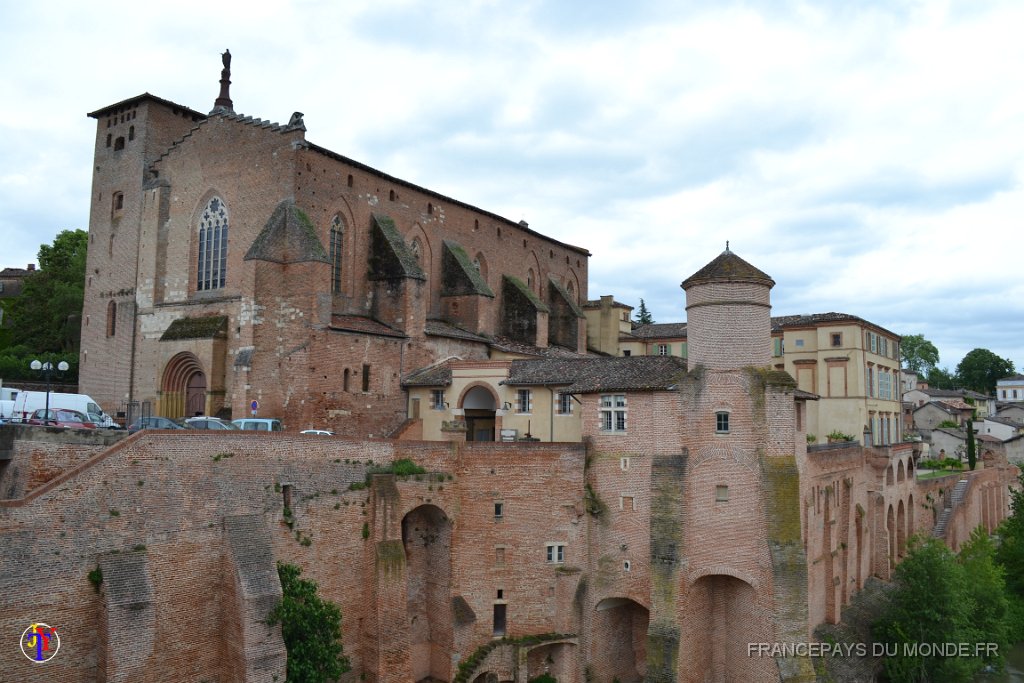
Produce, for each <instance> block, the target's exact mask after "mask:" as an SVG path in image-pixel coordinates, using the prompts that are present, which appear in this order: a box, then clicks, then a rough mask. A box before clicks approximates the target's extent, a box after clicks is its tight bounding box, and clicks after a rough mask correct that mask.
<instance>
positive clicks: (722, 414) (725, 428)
mask: <svg viewBox="0 0 1024 683" xmlns="http://www.w3.org/2000/svg"><path fill="white" fill-rule="evenodd" d="M715 431H716V432H717V433H719V434H728V433H729V413H728V412H726V411H724V410H719V411H718V412H717V413H715Z"/></svg>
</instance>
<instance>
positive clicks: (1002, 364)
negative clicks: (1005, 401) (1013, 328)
mask: <svg viewBox="0 0 1024 683" xmlns="http://www.w3.org/2000/svg"><path fill="white" fill-rule="evenodd" d="M1012 374H1013V361H1010V360H1008V359H1006V358H1000V357H999V356H997V355H996V354H994V353H992V352H991V351H989V350H988V349H974V350H973V351H970V352H968V354H967V355H966V356H964V359H963V360H962V361H960V364H959V365H957V366H956V376H957V379H958V380H959V381H960V385H961V386H963V387H965V388H967V389H973V390H974V391H978V392H981V393H983V394H992V393H994V392H995V390H996V382H997V381H998V380H1000V379H1002V378H1004V377H1008V376H1009V375H1012Z"/></svg>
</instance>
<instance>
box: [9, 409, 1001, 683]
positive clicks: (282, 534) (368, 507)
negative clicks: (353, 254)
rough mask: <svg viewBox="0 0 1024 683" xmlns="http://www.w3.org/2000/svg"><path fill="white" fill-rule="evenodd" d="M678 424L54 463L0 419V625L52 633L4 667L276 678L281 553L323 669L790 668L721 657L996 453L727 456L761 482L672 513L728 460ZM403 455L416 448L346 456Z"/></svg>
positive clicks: (658, 673) (965, 499) (101, 449)
mask: <svg viewBox="0 0 1024 683" xmlns="http://www.w3.org/2000/svg"><path fill="white" fill-rule="evenodd" d="M680 403H681V402H680V401H679V399H678V397H676V396H674V395H673V394H671V393H668V392H664V393H659V394H652V395H650V396H649V397H648V399H647V402H646V403H644V402H642V401H634V402H633V403H632V404H631V408H632V409H633V410H634V411H635V412H637V413H641V412H645V413H649V414H650V415H661V416H663V417H662V418H661V419H663V420H665V424H664V425H662V428H661V430H660V434H661V435H662V436H667V435H669V434H671V432H672V430H673V429H675V430H677V433H680V432H684V431H685V429H686V427H685V425H684V421H682V420H678V419H676V418H677V417H678V414H679V413H678V411H676V410H675V408H674V406H678V405H680ZM673 415H675V416H676V417H672V416H673ZM678 443H679V442H678V441H673V440H672V439H668V438H656V437H654V436H651V437H650V438H649V439H648V441H640V442H638V443H636V444H633V446H631V447H630V450H624V449H622V447H621V446H617V445H616V443H615V442H614V441H613V440H611V439H610V438H606V439H604V440H601V439H596V440H592V441H590V443H588V444H558V443H555V444H551V443H533V444H525V443H517V444H500V443H469V444H465V443H464V444H453V443H443V442H409V441H401V442H398V441H385V440H370V441H358V442H353V441H347V440H344V439H340V438H331V437H317V436H305V435H293V434H259V435H256V434H247V433H232V432H224V433H214V432H176V433H173V434H172V433H159V432H143V433H140V434H137V435H134V436H131V437H127V438H124V439H122V440H121V441H119V442H118V443H116V444H114V445H113V446H109V447H108V446H106V445H104V444H102V443H97V444H92V445H89V444H81V445H80V446H81V448H82V451H81V453H82V454H83V457H84V459H82V458H72V457H67V458H65V459H64V460H63V462H62V461H61V460H60V454H61V453H67V452H70V451H69V449H67V447H66V446H58V445H55V444H54V443H53V435H52V433H51V430H47V429H45V428H33V427H13V426H5V427H2V428H0V446H3V448H0V463H2V464H0V468H2V469H0V485H2V489H3V490H5V491H18V492H19V493H23V494H22V495H20V496H19V497H16V498H10V497H8V498H6V499H4V500H0V577H2V578H0V590H2V593H0V594H2V595H3V598H2V600H0V633H7V634H15V635H14V636H12V637H16V634H18V633H21V632H22V631H23V630H24V629H25V628H26V627H27V626H28V625H29V624H31V623H33V622H40V621H41V622H45V623H47V624H50V625H52V626H56V627H57V628H58V631H59V634H60V638H61V650H60V653H59V656H57V657H55V658H54V659H53V660H52V661H51V662H48V663H47V664H45V665H36V664H33V663H31V662H29V661H28V660H27V659H23V658H20V657H14V658H10V659H8V661H9V662H10V663H11V664H10V668H9V669H8V670H7V671H6V672H5V673H7V674H9V675H10V676H11V677H12V678H11V680H19V681H26V682H33V681H38V682H40V683H42V682H43V681H46V682H47V683H51V682H57V683H72V682H79V681H82V682H84V681H97V680H99V681H132V682H136V681H143V682H145V681H154V682H156V681H161V682H166V681H211V682H213V681H218V682H225V683H226V682H233V681H267V682H268V683H269V682H271V681H273V680H275V676H276V677H277V680H278V681H281V680H284V675H285V665H286V656H285V650H284V645H283V642H282V640H281V636H280V629H279V627H277V626H274V627H271V626H268V625H267V624H266V623H265V620H266V616H267V614H268V613H269V611H270V610H271V609H272V607H273V606H274V605H275V604H276V602H277V601H278V600H279V599H280V586H279V582H278V581H277V576H276V571H275V563H276V561H285V562H290V563H294V564H297V565H299V566H301V567H302V568H303V575H304V576H305V577H308V578H312V579H314V580H316V581H317V583H318V584H319V585H320V592H321V594H322V595H323V596H324V597H325V598H327V599H329V600H331V601H333V602H335V603H337V604H338V605H339V606H340V607H341V610H342V614H343V624H342V632H343V642H344V649H345V653H346V655H347V656H348V657H349V658H350V659H351V662H352V672H351V673H350V674H346V676H345V677H344V679H343V680H346V681H356V680H368V681H373V682H376V681H389V682H390V681H395V682H398V681H403V682H404V681H417V680H422V679H424V678H426V677H431V678H434V679H437V680H460V681H475V680H480V681H484V680H487V679H493V680H498V681H526V680H527V679H528V678H532V677H534V676H537V675H539V674H540V673H542V672H544V671H548V672H550V673H552V674H553V675H555V676H556V677H557V678H558V679H559V680H562V681H583V680H586V679H589V680H596V681H604V682H607V683H611V681H612V680H614V679H616V678H617V679H618V680H620V681H639V680H672V679H675V680H700V679H701V678H702V677H703V676H704V675H705V674H708V673H710V674H712V677H711V680H718V679H720V677H716V676H715V675H714V673H715V672H716V671H719V672H721V671H726V672H730V671H731V672H736V671H741V672H746V673H749V674H750V677H749V678H748V680H779V678H780V677H781V678H782V679H783V680H791V681H798V680H813V674H812V673H810V672H809V669H808V667H807V663H806V662H803V661H784V660H779V661H774V660H771V659H768V660H761V659H757V658H753V659H752V658H749V657H746V656H745V655H744V657H743V660H742V661H730V660H723V659H722V657H723V656H728V657H730V658H731V657H733V656H734V655H735V652H736V651H738V649H740V648H742V649H744V650H745V648H746V645H745V643H747V642H761V641H762V639H763V640H765V641H768V642H772V641H793V640H807V639H810V638H811V635H810V633H811V631H812V630H813V628H814V626H816V625H817V624H819V623H822V622H833V621H836V620H837V619H838V618H839V614H840V611H841V609H842V606H843V605H844V604H846V603H848V602H849V600H850V598H851V597H852V595H853V594H854V593H855V592H856V591H857V590H859V588H860V587H861V586H862V585H863V581H864V580H866V578H867V577H868V576H872V575H873V576H878V577H881V578H887V577H888V576H889V575H890V572H891V569H892V567H893V566H894V565H895V563H896V562H898V560H899V559H900V558H901V557H902V556H903V554H904V553H905V548H906V542H907V538H908V537H909V535H911V534H913V533H933V534H934V533H939V534H940V535H943V536H945V537H946V538H947V541H949V542H951V543H952V544H953V545H954V547H955V545H956V544H957V543H958V542H959V541H960V540H963V539H965V538H966V537H967V536H968V535H969V533H970V531H971V530H972V529H973V528H975V527H976V526H978V525H982V526H985V527H986V528H989V529H992V528H994V526H995V525H996V524H998V522H999V521H1000V520H1001V519H1002V518H1003V517H1004V516H1005V514H1006V507H1007V505H1006V502H1007V501H1006V496H1005V490H1006V486H1007V484H1008V483H1009V482H1012V481H1013V478H1014V476H1015V474H1016V472H1017V470H1016V468H1014V467H1011V466H1007V465H1005V464H1001V463H999V462H985V463H983V465H984V467H983V469H980V470H978V471H976V472H973V473H968V474H966V475H964V476H963V477H962V478H957V481H956V482H952V481H946V480H945V479H933V480H922V481H916V480H915V476H914V471H913V464H912V463H913V458H912V452H911V450H910V448H909V447H906V446H899V447H895V448H893V449H871V448H868V449H865V448H863V447H860V446H858V445H856V444H848V445H844V446H840V447H831V448H830V447H822V448H819V449H814V450H812V451H811V452H807V451H806V449H801V450H798V451H797V453H796V458H795V460H794V459H793V458H790V459H789V460H788V461H787V460H785V459H783V460H780V461H778V462H775V463H774V464H773V463H772V462H771V461H770V460H767V459H765V458H764V457H762V458H761V459H760V460H759V461H757V462H746V461H743V462H737V463H734V465H733V466H734V467H737V468H740V469H742V470H744V471H746V472H748V473H749V474H746V475H743V476H742V477H739V478H736V477H733V478H731V479H728V478H727V479H724V480H726V481H730V485H729V496H730V497H731V499H732V501H733V502H736V501H738V500H742V496H747V495H750V496H753V495H756V496H759V497H760V498H761V499H762V500H763V501H764V507H762V508H751V507H749V506H745V505H736V506H734V507H733V508H732V510H733V512H734V513H735V515H734V514H733V513H728V514H726V515H725V516H724V518H723V519H724V522H722V523H721V524H722V525H721V526H720V527H718V528H719V531H718V532H716V533H717V535H712V536H708V535H705V536H703V537H701V538H696V537H694V536H693V534H694V533H696V532H695V531H693V530H694V529H695V528H700V527H702V526H703V527H704V528H705V529H706V528H708V525H712V526H713V525H714V524H716V522H715V521H714V519H713V517H714V515H716V514H717V513H718V512H721V511H722V509H723V508H725V507H727V506H728V501H726V500H718V501H714V500H713V499H710V498H708V496H707V495H705V494H706V493H707V494H712V491H714V492H717V493H721V490H720V489H712V490H710V491H707V492H704V491H701V488H704V487H705V485H706V484H708V483H709V482H714V481H718V480H719V479H720V478H722V476H730V475H729V473H728V472H726V473H725V475H723V474H722V472H723V468H724V470H728V469H729V466H728V465H727V464H725V463H723V462H718V464H715V462H714V457H713V458H712V460H707V459H706V458H705V461H704V462H703V463H702V462H701V459H700V457H699V456H698V455H697V454H698V453H700V452H701V448H700V447H699V446H698V447H695V448H693V449H684V451H682V452H680V450H679V447H678ZM402 458H409V459H411V460H413V461H415V462H417V463H419V464H420V465H421V466H423V467H424V468H425V469H426V473H425V474H421V475H411V476H405V477H402V476H397V477H396V476H394V475H393V474H376V475H372V474H371V476H370V477H369V478H367V474H368V473H369V472H370V470H371V468H372V467H375V466H376V467H381V466H385V465H387V464H389V463H392V462H394V461H395V460H398V459H402ZM55 463H61V464H59V465H56V464H55ZM787 463H788V464H787ZM709 466H710V467H711V469H710V470H706V471H705V474H701V470H702V469H704V468H707V467H709ZM716 469H717V470H718V472H717V473H716V472H715V470H716ZM15 473H17V474H16V476H15ZM961 480H962V481H964V482H966V484H961V483H960V482H961ZM14 481H18V482H32V484H31V486H26V487H24V488H21V489H19V488H11V487H10V486H9V484H10V483H11V482H14ZM40 482H41V483H40ZM367 482H369V486H367V485H366V484H367ZM19 486H20V485H19ZM954 499H955V500H954ZM794 501H796V505H794V504H793V503H794ZM716 510H717V512H716ZM736 515H738V516H736ZM702 516H703V517H704V518H703V519H702ZM937 528H938V529H939V532H936V529H937ZM751 530H753V531H751ZM760 534H764V536H763V537H762V536H760ZM759 537H761V538H762V539H763V540H762V541H760V542H758V541H757V538H759ZM744 538H747V539H748V540H744ZM749 544H753V545H752V546H750V548H748V549H745V548H747V546H748V545H749ZM737 549H739V550H737ZM737 553H738V554H737ZM701 629H704V630H705V631H706V634H704V635H701V634H699V633H696V631H699V630H701ZM500 635H505V636H507V638H506V639H504V640H496V639H495V636H500ZM751 638H753V639H754V640H753V641H751V640H750V639H751ZM682 653H686V657H683V656H681V655H682ZM687 657H688V658H687ZM722 680H725V679H722Z"/></svg>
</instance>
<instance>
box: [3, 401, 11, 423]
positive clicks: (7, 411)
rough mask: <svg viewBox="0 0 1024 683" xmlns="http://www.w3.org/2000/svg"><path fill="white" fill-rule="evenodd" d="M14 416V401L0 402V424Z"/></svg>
mask: <svg viewBox="0 0 1024 683" xmlns="http://www.w3.org/2000/svg"><path fill="white" fill-rule="evenodd" d="M12 415H14V401H4V400H0V423H2V422H6V421H7V420H10V419H11V416H12Z"/></svg>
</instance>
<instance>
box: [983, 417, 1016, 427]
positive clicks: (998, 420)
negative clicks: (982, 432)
mask: <svg viewBox="0 0 1024 683" xmlns="http://www.w3.org/2000/svg"><path fill="white" fill-rule="evenodd" d="M984 420H985V422H995V423H996V424H1001V425H1006V426H1007V427H1020V426H1021V424H1020V421H1019V420H1011V419H1010V418H1008V417H999V416H998V415H996V416H994V417H993V416H986V417H985V418H984Z"/></svg>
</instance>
